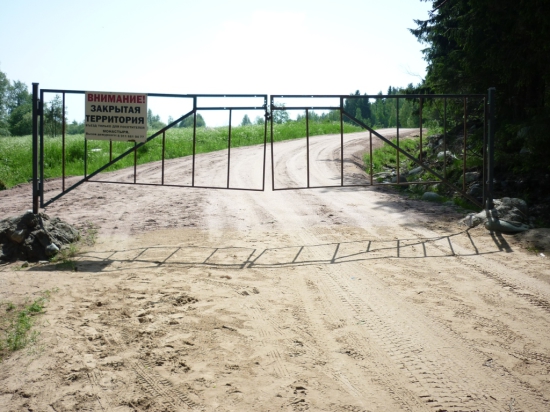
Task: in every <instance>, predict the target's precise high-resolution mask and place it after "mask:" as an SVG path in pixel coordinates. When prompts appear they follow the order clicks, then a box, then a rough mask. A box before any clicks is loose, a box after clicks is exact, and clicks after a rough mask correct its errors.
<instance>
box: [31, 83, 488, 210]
mask: <svg viewBox="0 0 550 412" xmlns="http://www.w3.org/2000/svg"><path fill="white" fill-rule="evenodd" d="M494 91H495V89H494V88H491V89H489V91H488V94H487V95H483V94H469V95H454V94H447V95H420V94H410V95H381V94H379V95H271V96H270V102H269V106H268V95H266V94H257V95H252V94H234V95H228V94H202V95H201V94H186V95H180V94H160V93H151V94H148V97H158V98H170V99H183V100H186V101H188V102H190V105H191V106H190V109H189V110H188V111H186V112H185V113H184V114H182V115H181V116H180V117H179V118H177V119H175V120H173V121H172V122H170V124H168V125H166V126H165V127H163V128H161V129H160V130H158V131H157V132H155V133H153V134H152V135H150V136H149V137H147V140H146V142H144V143H133V145H131V146H130V147H127V148H125V149H124V150H122V152H121V153H115V151H114V150H113V142H112V141H110V143H109V160H108V161H106V163H105V164H103V165H102V166H100V167H98V168H96V169H95V170H93V171H91V172H90V171H89V170H88V169H89V165H88V163H89V162H88V161H89V159H90V154H91V153H93V152H92V151H90V150H89V144H88V141H87V140H86V139H84V140H83V142H82V153H83V156H82V161H83V174H82V176H81V178H77V179H76V180H75V178H74V177H73V178H71V181H70V182H67V176H66V171H65V163H66V124H65V123H66V121H65V117H66V113H65V99H66V97H67V96H70V95H84V94H85V91H77V90H57V89H42V90H39V88H38V83H33V212H34V213H38V210H39V207H46V206H48V205H50V204H51V203H53V202H54V201H56V200H57V199H59V198H61V197H62V196H64V195H65V194H67V193H69V192H70V191H72V190H73V189H75V188H77V187H78V186H80V185H81V184H83V183H85V182H96V183H118V184H135V185H145V186H168V187H191V188H204V189H229V190H249V191H263V190H264V189H265V176H266V168H267V165H266V151H267V132H268V123H269V125H270V136H271V138H270V145H271V178H272V185H271V186H272V190H291V189H293V190H294V189H310V188H333V187H352V186H377V185H411V184H422V185H429V184H437V183H440V184H444V185H446V186H448V187H450V188H451V189H452V190H453V191H455V192H456V193H458V194H460V195H461V196H463V197H465V198H467V199H468V200H469V201H471V202H472V203H474V204H476V205H478V206H479V207H483V206H486V207H488V208H491V207H492V198H493V197H492V193H493V187H492V183H493V145H494V143H493V141H494V94H495V93H494ZM47 94H56V95H61V99H62V114H61V119H62V130H61V135H60V137H61V140H62V143H61V147H62V154H61V169H62V170H61V176H62V178H61V188H60V190H59V193H58V194H56V195H55V196H53V197H51V198H49V199H45V196H44V193H45V185H46V184H47V183H48V182H47V180H46V179H45V172H44V169H45V159H46V154H47V153H46V149H45V146H46V144H45V138H44V135H45V113H44V102H45V95H47ZM205 99H206V100H208V99H214V100H215V101H223V100H235V99H255V100H257V101H258V103H259V104H255V105H243V104H236V105H216V104H214V105H208V104H201V102H202V101H204V100H205ZM358 99H360V100H362V101H364V100H375V101H376V100H380V99H384V101H391V102H392V104H393V102H395V105H394V106H392V105H390V107H394V108H395V110H394V115H395V118H394V122H395V139H393V140H390V139H388V138H387V137H385V136H383V135H382V134H380V133H379V132H378V131H377V130H376V128H375V127H376V125H372V124H368V121H366V120H364V119H362V118H360V117H359V118H358V116H357V113H349V112H348V110H347V107H346V106H348V107H349V106H350V105H349V104H347V103H348V102H354V101H358ZM283 101H284V102H291V104H290V105H286V104H285V103H282V102H283ZM296 101H298V104H295V102H296ZM304 101H305V103H303V102H304ZM319 101H333V102H336V103H335V104H334V103H333V104H319ZM404 101H408V102H411V101H412V102H413V105H416V106H415V107H416V109H415V110H416V114H415V116H416V117H417V123H418V124H417V125H416V126H418V129H419V130H420V132H419V134H420V135H419V147H420V148H421V150H420V152H419V153H420V155H419V156H418V157H415V156H413V155H411V154H410V153H409V152H408V151H407V150H405V149H404V148H403V146H402V143H403V139H402V138H401V136H400V129H401V128H402V117H403V116H402V113H400V103H401V102H404ZM457 102H459V103H460V104H461V105H462V109H461V110H460V112H459V111H457ZM300 103H301V104H300ZM438 104H439V106H440V109H438V110H440V112H441V113H440V116H439V117H440V121H441V125H440V128H441V129H442V137H441V144H440V145H439V146H443V147H442V149H443V150H442V152H443V159H442V161H439V162H438V165H436V164H434V162H433V161H431V160H430V158H429V156H424V155H423V150H422V148H423V147H424V140H423V139H425V136H424V127H425V118H424V116H423V110H424V108H425V107H426V105H429V106H430V107H431V108H432V109H433V107H434V106H437V105H438ZM351 106H353V105H351ZM208 110H217V111H223V112H227V114H228V116H229V126H228V130H227V176H226V179H225V184H223V185H216V186H214V185H201V184H197V182H196V179H195V176H196V158H197V154H198V153H197V142H198V141H197V114H198V112H200V111H208ZM245 110H248V111H250V110H256V111H260V112H261V113H262V114H263V117H264V121H263V128H264V135H263V142H261V143H260V144H261V146H262V147H261V150H262V156H263V162H262V163H263V167H262V171H261V174H262V178H261V187H255V188H253V187H234V186H232V185H231V184H230V173H231V150H232V148H233V143H232V126H231V122H232V116H233V112H235V111H245ZM315 110H317V111H319V110H320V111H324V112H327V111H328V112H332V113H337V115H338V118H339V121H340V136H339V151H340V156H339V159H333V160H332V161H333V162H336V163H339V168H340V175H339V177H337V178H335V179H334V180H338V183H336V184H330V185H324V184H322V185H319V184H314V183H313V184H312V182H311V179H310V171H311V170H310V169H311V159H310V144H311V140H312V137H311V136H310V129H311V124H312V121H311V119H310V117H311V116H312V115H313V114H314V113H315ZM285 111H286V112H288V111H301V112H303V113H304V117H305V130H304V135H305V139H303V141H304V144H305V153H304V159H305V166H304V169H305V182H306V183H305V184H303V185H298V186H288V185H287V186H284V185H283V186H279V187H276V182H275V180H276V179H275V177H276V175H277V170H276V166H275V164H276V161H275V157H276V153H277V147H278V146H277V142H276V140H277V138H276V133H275V131H274V123H276V122H277V118H278V114H279V113H282V112H285ZM432 112H433V110H432ZM457 116H458V117H460V118H461V123H462V131H463V137H462V150H461V152H462V153H461V154H460V155H461V159H456V156H454V155H451V154H449V153H448V150H447V149H448V147H447V142H448V132H449V128H450V127H452V128H454V129H453V130H454V132H453V133H456V129H457V126H458V125H459V124H458V123H460V122H459V121H458V120H457ZM188 118H192V125H193V131H192V141H191V142H190V144H191V145H192V150H191V151H192V153H191V154H190V158H191V165H190V172H189V179H190V182H189V183H188V184H174V183H170V182H167V181H166V180H165V171H164V167H165V162H166V160H167V159H166V157H167V156H166V141H167V138H168V139H169V138H170V136H167V132H169V131H170V129H173V128H175V127H176V126H177V125H178V124H179V123H180V122H182V121H184V120H185V119H188ZM471 119H474V120H473V121H474V122H476V124H477V126H476V130H475V134H476V136H472V137H470V136H469V132H470V130H471V129H472V122H471ZM345 122H346V123H349V122H351V123H354V124H356V125H359V126H360V127H362V128H363V129H364V130H366V131H367V132H368V133H369V137H368V139H369V141H368V147H369V156H368V159H369V161H368V162H366V164H365V166H366V168H367V174H368V179H366V180H365V179H363V181H361V182H359V183H358V182H356V181H352V182H349V181H346V179H345V175H344V164H345V162H346V153H345V137H344V136H345V133H344V128H345ZM168 134H169V133H168ZM480 134H481V137H480ZM373 137H374V139H378V140H380V141H382V142H383V143H384V144H386V145H388V146H390V147H391V148H393V149H394V150H395V153H396V156H397V161H396V168H395V171H394V174H395V181H392V182H384V181H382V182H378V181H377V179H376V178H375V174H374V166H373V156H372V147H373ZM155 140H156V141H158V140H161V149H160V150H161V156H160V157H161V158H160V159H159V160H160V162H161V175H160V179H159V181H158V182H139V181H138V180H137V176H138V174H137V172H138V171H137V165H138V152H139V151H140V149H142V148H145V147H146V145H147V144H150V142H152V141H155ZM474 143H475V144H477V145H478V146H479V145H481V157H482V159H481V161H482V164H483V177H482V186H483V188H482V196H481V200H480V199H479V198H476V197H475V196H472V195H470V194H468V193H467V191H466V172H467V163H468V151H469V150H470V151H471V146H472V144H474ZM365 146H367V145H365ZM92 150H93V149H92ZM119 151H120V150H119ZM478 152H479V150H478ZM132 155H133V180H132V181H126V182H121V181H116V182H115V181H109V180H106V179H102V180H100V179H99V175H100V174H101V173H102V172H105V171H107V170H108V169H109V168H110V167H111V166H113V165H115V164H116V163H117V162H119V161H121V160H122V159H124V158H126V157H128V156H132ZM402 158H404V159H407V160H408V161H410V162H412V164H415V165H417V167H419V168H421V170H423V171H425V172H426V174H429V175H430V177H431V179H429V180H426V179H423V180H419V181H413V180H411V179H410V178H409V179H406V180H405V179H403V177H404V175H405V173H406V171H403V170H402V169H401V159H402ZM451 158H452V159H454V160H461V161H462V187H459V186H457V185H455V184H453V183H452V182H451V181H450V180H449V178H448V176H447V164H448V162H449V159H451ZM454 160H453V161H454ZM455 177H456V176H455Z"/></svg>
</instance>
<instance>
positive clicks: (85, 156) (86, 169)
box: [84, 137, 88, 180]
mask: <svg viewBox="0 0 550 412" xmlns="http://www.w3.org/2000/svg"><path fill="white" fill-rule="evenodd" d="M87 177H88V139H86V137H84V180H86V178H87Z"/></svg>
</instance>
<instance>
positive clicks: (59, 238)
mask: <svg viewBox="0 0 550 412" xmlns="http://www.w3.org/2000/svg"><path fill="white" fill-rule="evenodd" d="M78 238H79V234H78V230H76V229H75V228H74V227H73V226H71V225H70V224H68V223H66V222H64V221H62V220H61V219H59V218H57V217H54V218H50V217H49V216H48V215H47V214H45V213H38V214H34V213H32V211H27V212H26V213H24V214H23V215H20V216H16V217H10V218H7V219H2V220H0V260H1V261H13V260H27V261H39V260H48V259H50V258H52V257H54V256H55V255H56V254H57V253H58V252H59V250H60V249H61V248H62V247H63V246H65V245H68V244H70V243H73V242H75V241H77V240H78Z"/></svg>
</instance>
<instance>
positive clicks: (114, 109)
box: [84, 92, 147, 143]
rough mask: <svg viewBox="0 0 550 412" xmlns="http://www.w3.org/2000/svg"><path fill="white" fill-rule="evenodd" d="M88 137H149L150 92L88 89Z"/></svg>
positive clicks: (115, 138)
mask: <svg viewBox="0 0 550 412" xmlns="http://www.w3.org/2000/svg"><path fill="white" fill-rule="evenodd" d="M85 125H86V127H85V130H84V133H85V136H86V139H88V140H122V141H126V142H138V143H139V142H145V141H146V140H147V95H146V94H140V93H110V92H86V121H85Z"/></svg>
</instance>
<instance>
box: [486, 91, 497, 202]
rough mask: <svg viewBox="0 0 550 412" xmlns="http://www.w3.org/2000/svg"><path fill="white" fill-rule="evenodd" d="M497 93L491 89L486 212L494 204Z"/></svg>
mask: <svg viewBox="0 0 550 412" xmlns="http://www.w3.org/2000/svg"><path fill="white" fill-rule="evenodd" d="M495 93H496V89H495V88H494V87H491V88H489V102H488V103H489V124H488V133H487V134H488V140H487V192H488V193H487V204H486V205H485V208H486V210H491V209H492V208H493V207H494V204H493V186H494V184H493V183H494V168H495V164H494V163H495V103H496V101H495Z"/></svg>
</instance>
